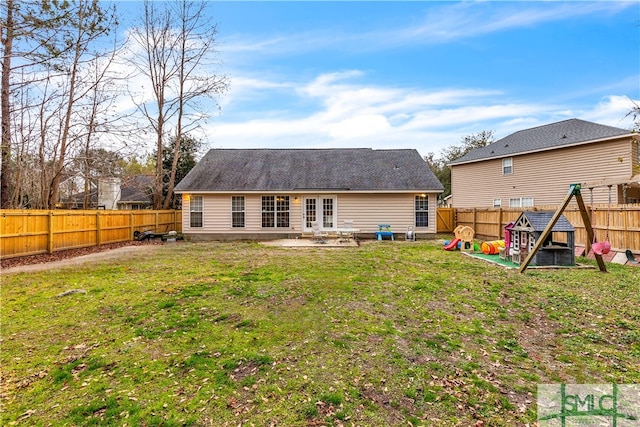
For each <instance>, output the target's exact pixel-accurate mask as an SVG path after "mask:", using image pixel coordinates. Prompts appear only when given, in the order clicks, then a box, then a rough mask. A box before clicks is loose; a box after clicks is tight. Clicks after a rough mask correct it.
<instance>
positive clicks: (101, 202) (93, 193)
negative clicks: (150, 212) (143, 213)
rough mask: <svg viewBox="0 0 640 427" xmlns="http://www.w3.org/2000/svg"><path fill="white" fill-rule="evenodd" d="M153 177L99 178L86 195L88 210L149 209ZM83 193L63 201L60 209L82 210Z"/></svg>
mask: <svg viewBox="0 0 640 427" xmlns="http://www.w3.org/2000/svg"><path fill="white" fill-rule="evenodd" d="M153 182H154V177H153V176H151V175H135V176H131V177H127V178H123V179H120V178H111V177H110V178H99V179H97V180H96V184H92V185H91V190H90V191H89V195H88V198H87V200H88V208H89V209H108V210H112V209H120V210H137V209H151V196H150V194H151V193H150V192H151V189H152V187H153ZM84 195H85V193H84V192H81V193H76V194H74V195H72V196H71V197H68V198H65V199H63V202H62V203H61V207H63V208H65V209H82V207H83V205H84Z"/></svg>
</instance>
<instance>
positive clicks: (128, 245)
mask: <svg viewBox="0 0 640 427" xmlns="http://www.w3.org/2000/svg"><path fill="white" fill-rule="evenodd" d="M160 244H161V242H154V241H149V242H137V241H131V242H119V243H111V244H108V245H101V246H92V247H88V248H79V249H69V250H65V251H58V252H54V253H52V254H38V255H29V256H23V257H16V258H9V259H3V260H1V261H0V267H1V271H2V274H11V273H30V272H37V271H43V270H49V269H52V268H60V267H66V266H70V265H80V264H84V263H86V262H91V261H96V260H104V259H114V258H118V257H121V256H123V255H126V254H129V253H140V252H141V251H148V250H151V249H153V248H157V247H158V245H160Z"/></svg>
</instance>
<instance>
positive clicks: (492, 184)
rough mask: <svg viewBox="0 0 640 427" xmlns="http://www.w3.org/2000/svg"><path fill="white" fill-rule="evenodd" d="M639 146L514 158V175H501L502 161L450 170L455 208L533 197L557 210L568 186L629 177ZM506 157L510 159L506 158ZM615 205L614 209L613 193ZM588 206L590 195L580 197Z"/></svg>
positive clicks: (599, 195)
mask: <svg viewBox="0 0 640 427" xmlns="http://www.w3.org/2000/svg"><path fill="white" fill-rule="evenodd" d="M637 150H638V148H637V142H634V141H633V139H632V138H631V137H630V136H626V137H622V138H620V139H617V140H608V141H602V142H594V143H591V144H584V145H578V146H572V147H566V148H556V149H553V150H547V151H541V152H535V153H530V154H524V155H514V156H513V157H512V159H513V173H512V174H511V175H503V174H502V158H498V159H489V160H484V161H476V162H471V163H463V164H452V166H451V182H452V191H451V192H452V195H453V206H454V207H458V208H473V207H490V206H493V200H494V199H501V201H502V207H509V199H510V198H516V197H532V198H533V199H534V205H536V206H548V205H558V204H560V203H561V202H562V200H563V199H564V198H565V197H566V195H567V192H568V191H569V185H570V184H573V183H582V182H590V181H598V180H603V179H607V178H613V177H627V178H629V177H631V175H632V174H633V167H634V165H637V164H638V163H637V162H638V158H637ZM507 157H508V156H507ZM613 192H614V194H613V195H612V197H614V200H613V203H618V197H617V196H618V195H617V191H616V190H615V189H614V191H613ZM582 194H583V197H584V199H585V202H587V203H589V202H590V193H589V191H588V189H583V191H582ZM593 196H594V203H607V201H608V189H607V188H606V187H601V188H596V189H594V191H593Z"/></svg>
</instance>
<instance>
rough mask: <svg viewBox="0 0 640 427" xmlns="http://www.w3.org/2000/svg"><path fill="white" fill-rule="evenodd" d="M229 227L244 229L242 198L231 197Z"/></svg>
mask: <svg viewBox="0 0 640 427" xmlns="http://www.w3.org/2000/svg"><path fill="white" fill-rule="evenodd" d="M231 226H232V227H234V228H242V227H244V196H232V197H231Z"/></svg>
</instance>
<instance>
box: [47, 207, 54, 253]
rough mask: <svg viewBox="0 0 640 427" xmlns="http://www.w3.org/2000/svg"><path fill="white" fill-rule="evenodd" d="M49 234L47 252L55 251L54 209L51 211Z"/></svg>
mask: <svg viewBox="0 0 640 427" xmlns="http://www.w3.org/2000/svg"><path fill="white" fill-rule="evenodd" d="M47 231H48V235H47V253H50V254H52V253H53V211H49V230H47Z"/></svg>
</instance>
